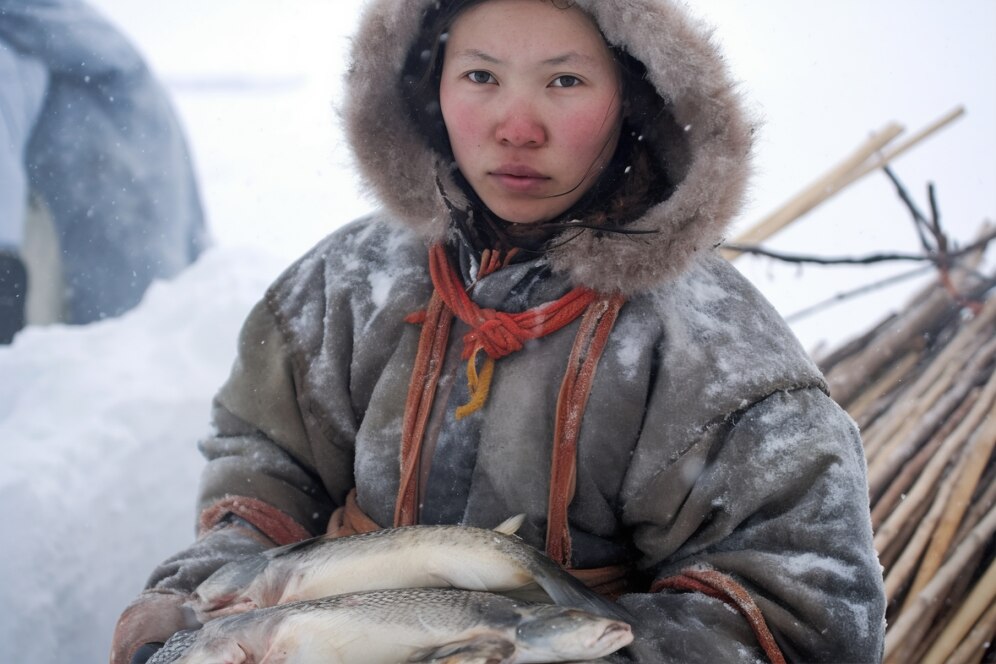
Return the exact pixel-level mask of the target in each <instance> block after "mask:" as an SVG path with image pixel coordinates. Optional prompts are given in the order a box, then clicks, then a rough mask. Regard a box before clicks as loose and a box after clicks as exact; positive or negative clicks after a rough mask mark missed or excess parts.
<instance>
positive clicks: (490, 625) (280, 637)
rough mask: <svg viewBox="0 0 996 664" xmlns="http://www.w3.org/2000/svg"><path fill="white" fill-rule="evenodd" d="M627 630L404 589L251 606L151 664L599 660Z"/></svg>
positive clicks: (517, 603) (446, 592) (181, 639)
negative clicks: (260, 607)
mask: <svg viewBox="0 0 996 664" xmlns="http://www.w3.org/2000/svg"><path fill="white" fill-rule="evenodd" d="M632 640H633V633H632V630H631V628H630V626H629V625H628V624H627V623H625V622H621V621H618V620H613V619H610V618H605V617H602V616H596V615H594V614H591V613H588V612H586V611H580V610H578V609H571V608H567V607H561V606H556V605H553V604H531V603H528V602H523V601H521V600H516V599H512V598H510V597H506V596H504V595H498V594H494V593H482V592H477V591H467V590H456V589H453V588H445V589H444V588H408V589H403V590H378V591H372V592H362V593H349V594H345V595H335V596H332V597H325V598H322V599H316V600H303V601H300V602H292V603H290V604H281V605H279V606H274V607H269V608H264V609H253V610H250V611H246V612H245V613H241V614H236V615H231V616H227V617H224V618H218V619H216V620H213V621H211V622H209V623H207V624H205V625H204V626H203V627H202V628H200V629H199V630H192V631H183V632H179V633H177V634H175V635H173V636H172V637H171V638H170V639H169V640H168V641H167V642H166V643H165V645H164V646H163V647H162V648H161V649H160V650H159V651H158V652H156V654H155V655H153V656H152V658H151V659H150V660H149V662H148V664H222V663H224V664H351V663H353V662H357V663H362V664H397V663H398V662H434V663H436V664H444V663H445V664H471V663H473V664H513V663H519V662H522V663H525V662H571V661H574V662H576V661H578V660H589V659H597V658H599V657H604V656H605V655H608V654H611V653H613V652H615V651H616V650H619V649H620V648H622V647H624V646H626V645H628V644H629V643H630V642H631V641H632Z"/></svg>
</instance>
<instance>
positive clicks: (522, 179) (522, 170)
mask: <svg viewBox="0 0 996 664" xmlns="http://www.w3.org/2000/svg"><path fill="white" fill-rule="evenodd" d="M489 175H491V177H493V178H495V179H496V180H497V181H498V183H499V184H500V185H501V186H502V187H504V188H505V189H508V190H509V191H513V192H518V193H524V192H529V191H531V190H533V189H538V188H539V187H541V186H542V185H544V184H545V183H546V182H547V181H548V180H549V179H550V178H549V177H548V176H546V175H543V174H542V173H540V172H539V171H537V170H535V169H533V168H530V167H529V166H523V165H521V164H508V165H504V166H499V167H498V168H496V169H495V170H493V171H491V172H490V173H489Z"/></svg>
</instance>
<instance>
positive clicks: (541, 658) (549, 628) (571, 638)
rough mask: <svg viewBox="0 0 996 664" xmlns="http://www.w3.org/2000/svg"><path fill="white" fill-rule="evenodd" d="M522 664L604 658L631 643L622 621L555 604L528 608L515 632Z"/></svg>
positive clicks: (627, 627) (631, 632)
mask: <svg viewBox="0 0 996 664" xmlns="http://www.w3.org/2000/svg"><path fill="white" fill-rule="evenodd" d="M515 636H516V643H517V644H518V646H519V650H520V653H521V655H520V656H521V659H519V660H517V661H522V662H545V661H557V660H561V661H562V660H587V659H597V658H598V657H604V656H605V655H608V654H610V653H613V652H615V651H616V650H619V649H620V648H622V647H623V646H625V645H627V644H629V643H630V642H631V641H632V640H633V630H632V629H631V628H630V626H629V625H628V624H627V623H625V622H622V621H621V620H613V619H611V618H603V617H601V616H597V615H595V614H593V613H588V612H587V611H580V610H578V609H568V608H565V607H560V606H554V605H538V606H533V607H529V608H528V609H526V610H525V611H524V612H523V618H522V620H521V622H520V623H519V625H518V627H516V630H515Z"/></svg>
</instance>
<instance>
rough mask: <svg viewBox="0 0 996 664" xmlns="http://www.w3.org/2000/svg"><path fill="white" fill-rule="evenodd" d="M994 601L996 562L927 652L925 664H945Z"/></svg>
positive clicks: (995, 593) (991, 564)
mask: <svg viewBox="0 0 996 664" xmlns="http://www.w3.org/2000/svg"><path fill="white" fill-rule="evenodd" d="M994 601H996V561H993V562H992V563H990V565H989V569H987V570H986V573H985V574H984V575H983V577H982V578H981V579H980V580H979V582H978V583H977V584H976V585H975V588H974V589H973V590H972V592H971V594H970V595H969V596H968V598H967V599H966V600H965V602H964V603H963V604H962V605H961V608H960V609H958V612H957V613H956V614H955V616H954V618H952V620H951V623H950V624H949V625H948V627H947V628H946V629H945V630H944V632H942V633H941V636H940V638H938V639H937V641H935V642H934V645H932V646H931V647H930V650H928V651H927V655H926V657H924V658H923V664H943V663H944V661H945V660H946V659H947V658H948V657H949V656H950V655H951V653H953V652H954V650H955V648H957V647H958V644H959V643H961V640H962V639H963V638H964V637H965V635H966V634H968V632H969V631H970V630H971V629H972V626H973V625H975V623H976V622H978V620H979V618H980V617H981V616H982V614H983V613H985V612H986V609H987V608H988V607H989V605H990V604H992V603H993V602H994Z"/></svg>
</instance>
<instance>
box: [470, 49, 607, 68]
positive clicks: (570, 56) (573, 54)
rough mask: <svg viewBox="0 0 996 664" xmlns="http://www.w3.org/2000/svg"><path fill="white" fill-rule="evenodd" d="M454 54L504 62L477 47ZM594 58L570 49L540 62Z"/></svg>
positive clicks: (560, 62) (494, 62) (579, 60)
mask: <svg viewBox="0 0 996 664" xmlns="http://www.w3.org/2000/svg"><path fill="white" fill-rule="evenodd" d="M453 55H454V57H455V58H459V59H461V60H483V61H484V62H487V63H489V64H493V65H500V64H502V61H501V60H499V59H498V58H496V57H494V56H493V55H489V54H487V53H485V52H484V51H481V50H478V49H476V48H468V49H465V50H463V51H459V52H458V53H454V54H453ZM592 60H594V58H592V57H591V56H588V55H582V54H581V53H578V52H577V51H570V52H568V53H564V54H563V55H558V56H556V57H553V58H548V59H546V60H543V61H542V62H541V63H540V64H542V65H547V66H551V67H556V66H559V65H563V64H569V63H571V62H585V63H587V62H591V61H592Z"/></svg>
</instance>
